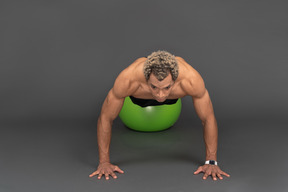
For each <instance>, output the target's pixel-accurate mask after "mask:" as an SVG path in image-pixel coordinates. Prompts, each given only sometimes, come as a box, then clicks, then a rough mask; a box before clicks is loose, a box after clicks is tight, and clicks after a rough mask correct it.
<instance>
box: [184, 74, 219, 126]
mask: <svg viewBox="0 0 288 192" xmlns="http://www.w3.org/2000/svg"><path fill="white" fill-rule="evenodd" d="M185 87H186V92H187V94H188V95H190V96H191V97H192V99H193V104H194V108H195V111H196V113H197V115H198V116H199V118H200V119H201V121H202V122H203V121H206V120H207V119H208V118H209V117H211V115H212V116H214V111H213V106H212V102H211V99H210V96H209V93H208V90H207V89H206V87H205V83H204V80H203V78H202V77H201V75H200V74H199V73H198V72H197V71H195V72H193V74H191V78H189V79H188V80H187V82H186V85H185Z"/></svg>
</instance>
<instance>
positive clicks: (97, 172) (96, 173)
mask: <svg viewBox="0 0 288 192" xmlns="http://www.w3.org/2000/svg"><path fill="white" fill-rule="evenodd" d="M98 174H99V171H98V170H97V171H95V172H94V173H92V174H90V175H89V177H93V176H95V175H98Z"/></svg>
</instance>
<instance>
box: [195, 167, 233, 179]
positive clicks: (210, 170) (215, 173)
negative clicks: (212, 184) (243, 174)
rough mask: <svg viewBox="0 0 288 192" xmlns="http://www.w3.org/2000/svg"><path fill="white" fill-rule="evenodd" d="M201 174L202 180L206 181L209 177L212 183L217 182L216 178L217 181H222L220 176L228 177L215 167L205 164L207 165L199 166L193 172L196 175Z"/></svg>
mask: <svg viewBox="0 0 288 192" xmlns="http://www.w3.org/2000/svg"><path fill="white" fill-rule="evenodd" d="M201 172H203V173H204V176H203V179H207V177H208V176H209V175H211V176H212V178H213V180H214V181H216V180H217V177H219V179H223V177H222V175H225V176H226V177H230V175H228V174H227V173H225V172H224V171H222V170H221V169H220V168H219V167H218V166H217V165H209V164H207V165H203V166H200V167H199V168H198V169H197V171H195V172H194V174H195V175H196V174H199V173H201Z"/></svg>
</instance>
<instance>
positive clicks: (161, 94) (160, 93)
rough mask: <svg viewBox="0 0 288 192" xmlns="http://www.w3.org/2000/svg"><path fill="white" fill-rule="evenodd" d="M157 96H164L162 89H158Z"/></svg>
mask: <svg viewBox="0 0 288 192" xmlns="http://www.w3.org/2000/svg"><path fill="white" fill-rule="evenodd" d="M157 97H158V98H161V99H162V98H164V97H165V94H164V93H163V91H161V90H160V91H159V92H158V93H157Z"/></svg>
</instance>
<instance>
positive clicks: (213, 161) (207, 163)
mask: <svg viewBox="0 0 288 192" xmlns="http://www.w3.org/2000/svg"><path fill="white" fill-rule="evenodd" d="M205 165H218V162H217V161H215V160H206V161H205Z"/></svg>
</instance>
